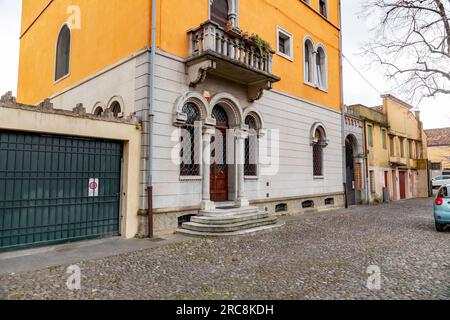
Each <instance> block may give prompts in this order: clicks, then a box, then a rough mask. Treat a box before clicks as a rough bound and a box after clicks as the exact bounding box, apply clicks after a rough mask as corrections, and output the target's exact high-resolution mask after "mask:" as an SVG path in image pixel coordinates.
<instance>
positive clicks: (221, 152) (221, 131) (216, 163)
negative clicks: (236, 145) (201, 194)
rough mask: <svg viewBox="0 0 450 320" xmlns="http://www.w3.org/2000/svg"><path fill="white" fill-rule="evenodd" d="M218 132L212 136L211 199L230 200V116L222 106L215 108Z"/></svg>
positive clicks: (218, 200)
mask: <svg viewBox="0 0 450 320" xmlns="http://www.w3.org/2000/svg"><path fill="white" fill-rule="evenodd" d="M213 117H214V118H215V119H216V134H215V136H214V137H212V138H211V173H210V186H211V190H210V193H211V201H214V202H222V201H228V164H227V129H228V117H227V114H226V112H225V110H224V109H223V108H222V107H220V106H215V107H214V109H213Z"/></svg>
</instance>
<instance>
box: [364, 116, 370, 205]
mask: <svg viewBox="0 0 450 320" xmlns="http://www.w3.org/2000/svg"><path fill="white" fill-rule="evenodd" d="M366 127H367V125H366V120H364V128H363V141H364V161H365V162H366V167H365V170H364V172H365V173H364V175H365V177H364V183H365V185H366V201H367V204H370V191H369V186H370V185H369V151H368V150H369V145H368V143H367V135H366Z"/></svg>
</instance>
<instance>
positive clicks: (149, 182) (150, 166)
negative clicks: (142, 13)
mask: <svg viewBox="0 0 450 320" xmlns="http://www.w3.org/2000/svg"><path fill="white" fill-rule="evenodd" d="M150 50H151V51H150V63H149V86H148V100H149V104H148V127H147V130H148V131H147V133H148V150H147V152H148V160H147V210H148V237H149V238H153V120H154V114H153V111H154V105H155V58H156V0H152V30H151V49H150Z"/></svg>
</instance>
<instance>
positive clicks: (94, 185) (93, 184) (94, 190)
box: [89, 178, 100, 197]
mask: <svg viewBox="0 0 450 320" xmlns="http://www.w3.org/2000/svg"><path fill="white" fill-rule="evenodd" d="M99 187H100V185H99V179H97V178H91V179H89V197H98V189H99Z"/></svg>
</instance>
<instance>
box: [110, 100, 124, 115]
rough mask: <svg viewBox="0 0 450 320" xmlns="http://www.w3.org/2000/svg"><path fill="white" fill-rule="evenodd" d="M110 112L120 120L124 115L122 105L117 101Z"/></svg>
mask: <svg viewBox="0 0 450 320" xmlns="http://www.w3.org/2000/svg"><path fill="white" fill-rule="evenodd" d="M110 111H111V112H112V114H113V116H114V118H119V117H120V116H121V115H122V108H121V106H120V103H119V102H117V101H114V102H113V103H112V104H111V107H110Z"/></svg>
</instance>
